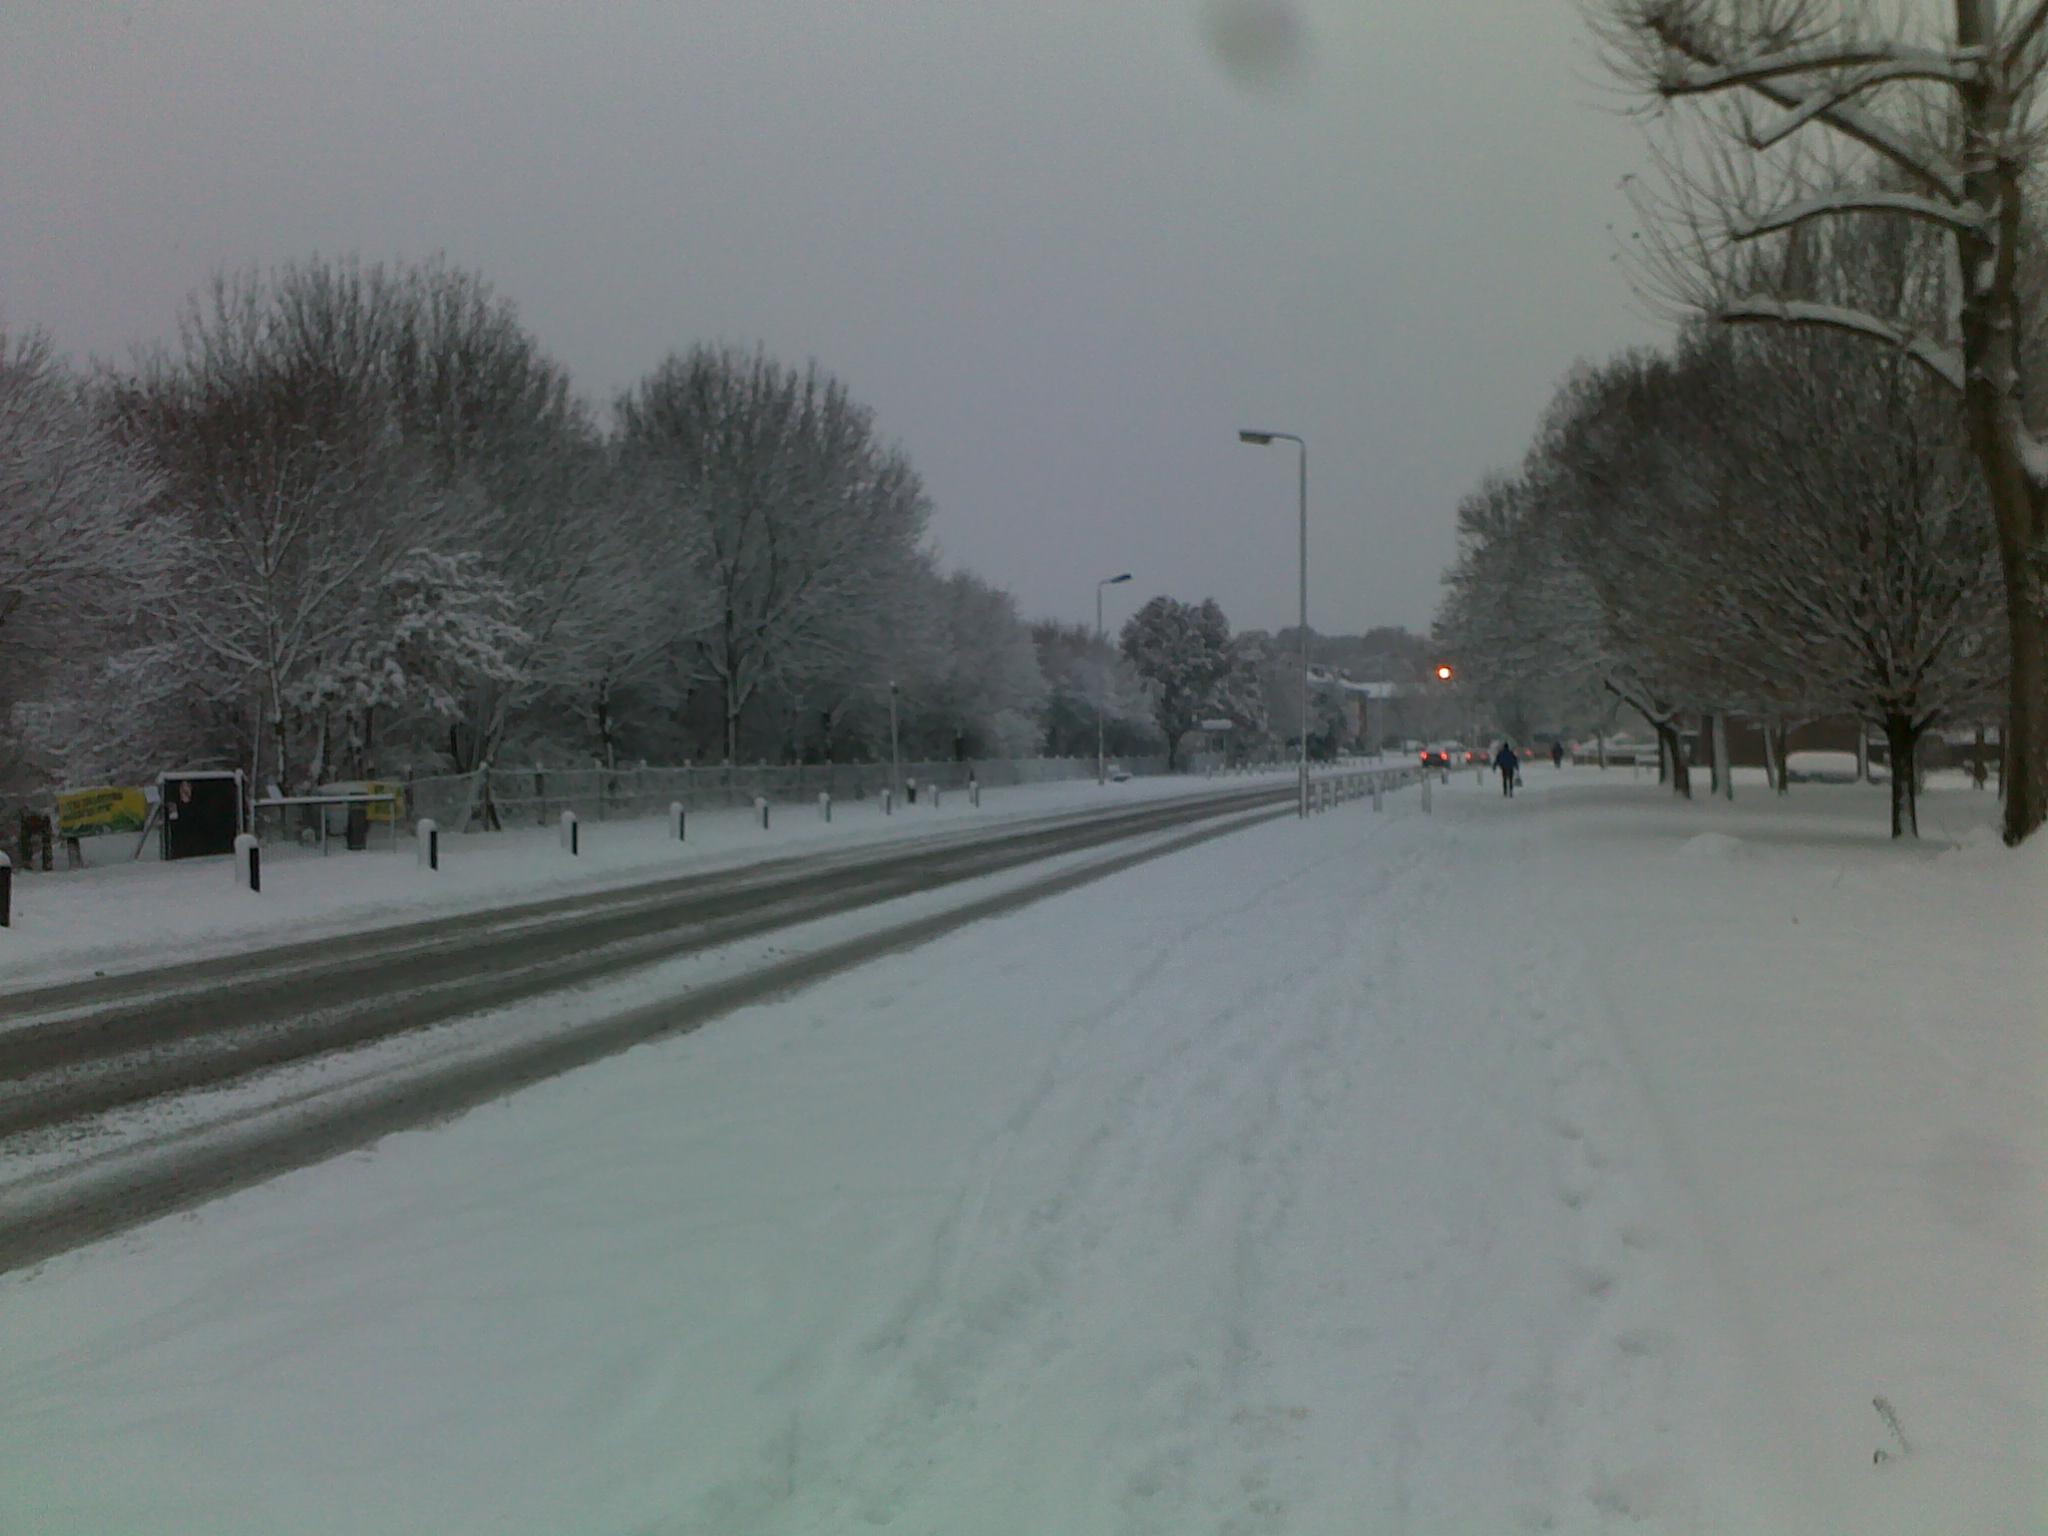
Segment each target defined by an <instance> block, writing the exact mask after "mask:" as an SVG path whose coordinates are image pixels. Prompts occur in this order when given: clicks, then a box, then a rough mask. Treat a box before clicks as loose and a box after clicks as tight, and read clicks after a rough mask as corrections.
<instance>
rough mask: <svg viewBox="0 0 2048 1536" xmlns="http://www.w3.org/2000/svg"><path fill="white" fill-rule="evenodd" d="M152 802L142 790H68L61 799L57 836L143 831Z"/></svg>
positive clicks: (113, 788) (84, 835) (59, 797)
mask: <svg viewBox="0 0 2048 1536" xmlns="http://www.w3.org/2000/svg"><path fill="white" fill-rule="evenodd" d="M148 820H149V803H148V802H147V801H146V800H144V799H143V797H142V791H141V790H139V789H121V788H117V787H113V786H108V787H106V788H102V789H74V790H67V791H65V792H64V793H62V794H60V795H58V796H57V835H58V836H59V837H97V836H98V835H100V834H101V833H103V832H140V831H141V830H142V827H143V823H145V822H146V821H148Z"/></svg>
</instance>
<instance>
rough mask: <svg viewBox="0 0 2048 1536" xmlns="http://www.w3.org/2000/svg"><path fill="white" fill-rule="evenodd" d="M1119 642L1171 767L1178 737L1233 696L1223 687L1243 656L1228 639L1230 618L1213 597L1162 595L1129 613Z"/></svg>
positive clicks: (1176, 759)
mask: <svg viewBox="0 0 2048 1536" xmlns="http://www.w3.org/2000/svg"><path fill="white" fill-rule="evenodd" d="M1119 643H1120V644H1121V646H1122V648H1123V653H1124V655H1125V657H1126V658H1127V659H1128V660H1129V661H1130V663H1131V665H1132V667H1133V668H1135V669H1136V671H1137V673H1138V675H1139V676H1140V677H1141V678H1143V679H1144V680H1145V682H1146V684H1147V686H1148V687H1149V688H1150V689H1151V692H1152V710H1153V718H1154V719H1155V720H1157V721H1158V722H1159V732H1160V734H1161V735H1162V736H1164V737H1165V738H1166V760H1167V764H1168V766H1169V767H1177V766H1178V765H1179V762H1180V743H1181V738H1182V737H1183V736H1185V735H1187V733H1188V732H1190V731H1192V730H1194V729H1195V728H1196V727H1197V726H1199V725H1200V724H1201V723H1202V721H1203V720H1204V719H1206V718H1209V717H1210V715H1211V714H1212V713H1213V712H1215V711H1217V710H1219V709H1221V708H1223V707H1224V704H1225V703H1226V702H1227V699H1229V698H1234V697H1235V695H1233V694H1230V692H1229V689H1230V685H1231V684H1232V682H1233V681H1234V680H1236V679H1238V678H1239V676H1240V669H1241V666H1242V663H1243V658H1242V657H1241V656H1240V654H1239V652H1238V651H1236V650H1235V649H1234V648H1233V647H1232V645H1231V643H1230V621H1229V620H1228V619H1226V618H1225V617H1224V616H1223V610H1222V609H1221V608H1220V607H1218V606H1217V604H1216V600H1215V599H1214V598H1207V599H1205V600H1203V601H1202V602H1200V603H1184V602H1181V601H1179V600H1178V599H1176V598H1171V597H1166V596H1163V595H1162V596H1159V597H1155V598H1153V599H1152V600H1151V601H1150V602H1148V603H1147V604H1145V606H1144V607H1142V608H1140V609H1139V610H1138V611H1137V612H1136V613H1134V614H1133V615H1131V617H1130V618H1129V619H1128V620H1127V621H1126V622H1125V624H1124V627H1123V631H1122V634H1121V636H1120V637H1119ZM1247 702H1248V701H1239V707H1240V708H1243V707H1246V703H1247Z"/></svg>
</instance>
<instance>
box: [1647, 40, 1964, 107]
mask: <svg viewBox="0 0 2048 1536" xmlns="http://www.w3.org/2000/svg"><path fill="white" fill-rule="evenodd" d="M1832 69H1841V70H1850V71H1853V72H1854V74H1853V75H1852V77H1851V79H1850V80H1849V81H1844V82H1842V83H1841V85H1840V87H1839V89H1840V90H1841V91H1842V93H1843V94H1844V95H1851V94H1854V93H1855V92H1856V91H1859V90H1862V89H1864V88H1865V87H1866V86H1868V85H1869V84H1871V83H1873V80H1874V79H1890V80H1933V81H1938V82H1940V83H1942V84H1945V85H1967V84H1969V83H1971V82H1973V81H1974V80H1976V79H1977V78H1978V76H1979V75H1981V74H1982V73H1983V64H1982V61H1981V60H1979V59H1977V58H1975V57H1966V56H1958V55H1952V54H1946V53H1936V52H1934V51H1933V50H1931V49H1926V48H1913V47H1909V46H1907V45H1905V44H1902V43H1876V44H1870V43H1857V42H1853V41H1851V42H1829V43H1817V44H1812V45H1810V46H1807V47H1803V48H1785V49H1779V50H1777V51H1775V52H1771V53H1762V54H1758V55H1756V56H1754V57H1752V58H1747V59H1739V60H1736V61H1733V62H1731V63H1709V62H1707V61H1705V60H1704V59H1702V58H1701V57H1700V56H1699V51H1698V48H1697V45H1690V46H1686V47H1679V46H1673V48H1672V51H1671V55H1670V66H1669V67H1668V68H1667V69H1666V70H1665V72H1664V74H1663V75H1662V77H1661V78H1660V79H1659V80H1658V82H1657V88H1658V89H1659V90H1660V91H1662V92H1663V93H1664V94H1665V95H1666V96H1705V95H1711V94H1713V93H1714V92H1716V91H1725V90H1730V89H1733V88H1737V87H1755V86H1760V85H1769V84H1772V83H1774V82H1777V81H1780V80H1784V79H1786V78H1788V77H1792V76H1798V75H1811V74H1817V73H1819V72H1821V71H1823V70H1832ZM1866 75H1868V76H1870V77H1871V78H1864V79H1860V80H1859V79H1857V77H1861V76H1866Z"/></svg>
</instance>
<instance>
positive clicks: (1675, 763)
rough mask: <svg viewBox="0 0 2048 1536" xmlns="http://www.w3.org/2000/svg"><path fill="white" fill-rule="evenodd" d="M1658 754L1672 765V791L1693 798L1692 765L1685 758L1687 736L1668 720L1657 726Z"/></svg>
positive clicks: (1688, 798)
mask: <svg viewBox="0 0 2048 1536" xmlns="http://www.w3.org/2000/svg"><path fill="white" fill-rule="evenodd" d="M1657 745H1658V748H1659V751H1658V756H1659V757H1660V758H1662V759H1663V760H1664V761H1665V762H1668V763H1669V764H1670V765H1671V792H1672V793H1673V794H1674V795H1682V796H1684V797H1685V798H1686V799H1687V800H1690V799H1691V798H1692V766H1691V765H1690V764H1689V763H1687V762H1686V760H1685V738H1684V737H1683V736H1682V735H1681V734H1680V733H1679V729H1678V727H1677V726H1676V725H1673V724H1671V723H1670V722H1668V721H1666V722H1663V723H1661V724H1659V725H1658V726H1657Z"/></svg>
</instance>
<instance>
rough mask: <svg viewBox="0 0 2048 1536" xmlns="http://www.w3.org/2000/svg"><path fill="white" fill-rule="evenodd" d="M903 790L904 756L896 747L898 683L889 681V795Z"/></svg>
mask: <svg viewBox="0 0 2048 1536" xmlns="http://www.w3.org/2000/svg"><path fill="white" fill-rule="evenodd" d="M902 792H903V757H902V754H901V753H900V752H898V751H897V749H896V683H895V681H894V679H891V680H890V683H889V796H890V798H891V799H892V800H893V799H894V798H895V797H896V796H897V795H899V794H901V793H902Z"/></svg>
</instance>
